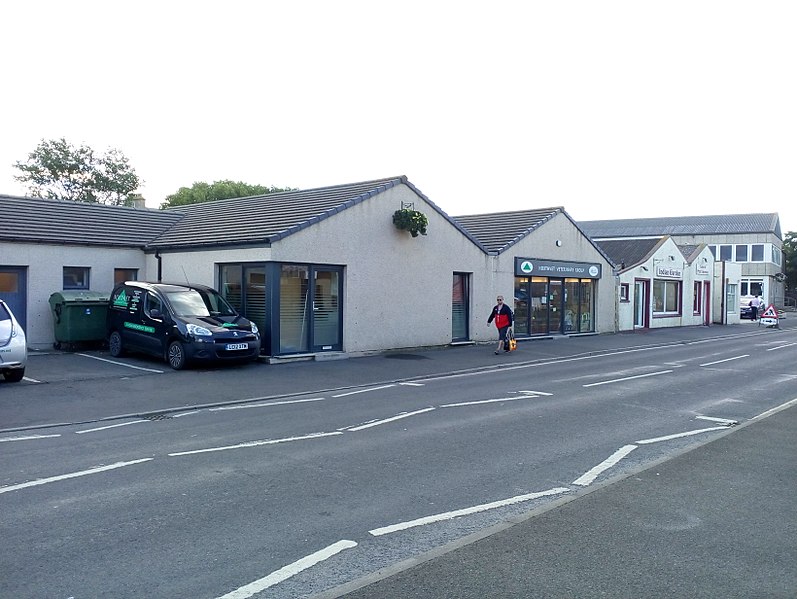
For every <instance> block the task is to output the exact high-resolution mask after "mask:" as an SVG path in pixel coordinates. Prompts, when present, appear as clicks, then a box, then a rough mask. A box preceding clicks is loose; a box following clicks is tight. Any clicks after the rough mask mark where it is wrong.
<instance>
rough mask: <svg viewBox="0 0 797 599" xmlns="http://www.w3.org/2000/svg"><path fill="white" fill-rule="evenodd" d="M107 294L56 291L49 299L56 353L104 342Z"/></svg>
mask: <svg viewBox="0 0 797 599" xmlns="http://www.w3.org/2000/svg"><path fill="white" fill-rule="evenodd" d="M109 295H110V294H108V293H101V292H99V291H56V292H55V293H53V294H52V295H50V307H51V308H52V312H53V324H54V326H55V343H53V347H55V349H62V348H63V349H66V350H70V349H74V347H75V346H76V345H77V344H79V343H97V342H102V341H104V340H105V326H106V325H105V321H106V318H107V317H108V299H109Z"/></svg>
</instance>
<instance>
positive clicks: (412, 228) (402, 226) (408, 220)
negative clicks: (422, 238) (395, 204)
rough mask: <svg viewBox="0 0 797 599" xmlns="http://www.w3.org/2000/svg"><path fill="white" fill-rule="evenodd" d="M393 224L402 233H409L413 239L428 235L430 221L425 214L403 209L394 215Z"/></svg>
mask: <svg viewBox="0 0 797 599" xmlns="http://www.w3.org/2000/svg"><path fill="white" fill-rule="evenodd" d="M393 224H394V225H396V228H397V229H399V230H401V231H409V232H410V235H412V236H413V237H418V235H419V234H420V235H426V227H427V225H428V224H429V219H428V218H426V215H425V214H424V213H423V212H419V211H417V210H410V209H408V208H402V209H401V210H396V211H395V212H394V213H393Z"/></svg>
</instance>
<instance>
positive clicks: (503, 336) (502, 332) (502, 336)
mask: <svg viewBox="0 0 797 599" xmlns="http://www.w3.org/2000/svg"><path fill="white" fill-rule="evenodd" d="M508 330H509V327H501V328H500V329H498V339H499V340H500V341H506V332H507V331H508Z"/></svg>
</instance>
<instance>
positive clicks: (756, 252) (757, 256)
mask: <svg viewBox="0 0 797 599" xmlns="http://www.w3.org/2000/svg"><path fill="white" fill-rule="evenodd" d="M751 248H752V249H751V252H750V259H751V260H752V261H753V262H763V261H764V244H762V243H757V244H754V245H752V246H751Z"/></svg>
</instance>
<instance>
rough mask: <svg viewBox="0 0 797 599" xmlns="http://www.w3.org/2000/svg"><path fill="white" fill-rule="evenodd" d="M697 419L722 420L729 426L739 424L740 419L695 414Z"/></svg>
mask: <svg viewBox="0 0 797 599" xmlns="http://www.w3.org/2000/svg"><path fill="white" fill-rule="evenodd" d="M695 420H708V421H709V422H721V423H722V424H725V425H727V426H733V425H734V424H739V421H738V420H728V419H727V418H716V417H714V416H695Z"/></svg>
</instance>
